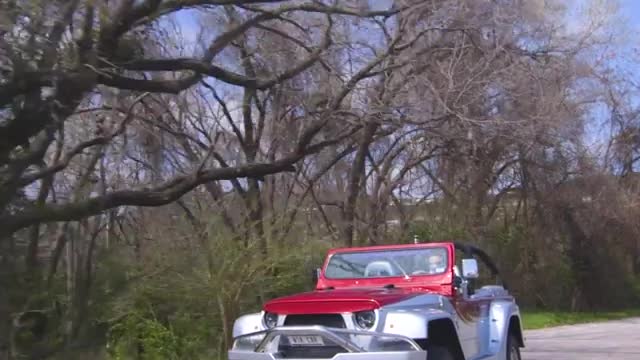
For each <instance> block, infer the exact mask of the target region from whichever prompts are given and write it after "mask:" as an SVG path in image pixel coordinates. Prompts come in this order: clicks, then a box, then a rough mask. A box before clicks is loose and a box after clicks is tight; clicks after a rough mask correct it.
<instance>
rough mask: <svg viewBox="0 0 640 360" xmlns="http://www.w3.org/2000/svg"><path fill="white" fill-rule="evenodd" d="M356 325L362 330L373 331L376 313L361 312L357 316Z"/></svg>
mask: <svg viewBox="0 0 640 360" xmlns="http://www.w3.org/2000/svg"><path fill="white" fill-rule="evenodd" d="M355 317H356V325H358V327H359V328H361V329H365V330H366V329H371V328H372V327H373V325H374V324H375V323H376V313H375V312H373V311H361V312H357V313H356V314H355Z"/></svg>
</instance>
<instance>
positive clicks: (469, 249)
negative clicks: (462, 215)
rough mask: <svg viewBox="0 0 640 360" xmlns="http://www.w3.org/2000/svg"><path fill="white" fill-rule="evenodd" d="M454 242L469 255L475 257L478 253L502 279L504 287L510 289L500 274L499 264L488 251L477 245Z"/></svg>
mask: <svg viewBox="0 0 640 360" xmlns="http://www.w3.org/2000/svg"><path fill="white" fill-rule="evenodd" d="M453 244H454V246H455V248H456V249H458V250H461V251H462V252H464V253H465V254H466V255H467V256H471V257H473V256H474V255H476V256H477V257H478V258H480V260H481V261H482V262H483V263H484V264H485V265H486V266H487V267H488V268H489V269H490V270H491V273H492V275H494V276H496V277H497V278H498V279H499V280H500V282H501V283H502V287H504V288H505V290H508V287H507V283H506V282H505V281H504V279H503V278H502V276H500V271H499V270H498V266H496V264H495V263H494V262H493V260H492V259H491V257H490V256H489V255H488V254H487V253H486V252H484V250H482V249H480V248H479V247H477V246H475V245H471V244H466V243H461V242H454V243H453Z"/></svg>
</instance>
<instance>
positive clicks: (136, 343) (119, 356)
mask: <svg viewBox="0 0 640 360" xmlns="http://www.w3.org/2000/svg"><path fill="white" fill-rule="evenodd" d="M180 342H181V341H180V339H178V338H177V337H176V335H175V334H174V333H173V332H172V331H171V330H170V329H168V328H167V327H166V326H165V325H163V324H162V323H160V322H159V321H157V320H155V319H153V318H150V317H149V316H145V314H139V313H132V314H130V315H128V316H127V317H126V318H125V319H124V320H123V321H121V322H119V323H117V324H116V325H114V326H113V327H112V328H111V333H110V337H109V343H108V345H107V349H108V353H109V356H110V357H111V358H112V359H114V360H123V359H140V360H161V359H180V358H182V357H181V347H180Z"/></svg>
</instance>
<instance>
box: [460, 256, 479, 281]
mask: <svg viewBox="0 0 640 360" xmlns="http://www.w3.org/2000/svg"><path fill="white" fill-rule="evenodd" d="M462 276H463V277H464V278H465V279H477V278H478V277H479V276H480V273H479V272H478V261H477V260H476V259H462Z"/></svg>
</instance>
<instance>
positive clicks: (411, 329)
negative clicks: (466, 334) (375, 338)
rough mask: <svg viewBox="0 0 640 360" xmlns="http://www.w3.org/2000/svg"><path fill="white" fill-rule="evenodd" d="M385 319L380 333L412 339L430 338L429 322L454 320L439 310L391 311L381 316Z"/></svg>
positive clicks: (379, 329)
mask: <svg viewBox="0 0 640 360" xmlns="http://www.w3.org/2000/svg"><path fill="white" fill-rule="evenodd" d="M381 317H382V318H383V319H384V321H382V324H380V327H379V328H378V329H377V331H379V332H383V333H387V334H395V335H402V336H406V337H409V338H412V339H426V338H428V337H429V334H428V329H429V322H430V321H433V320H442V319H448V320H453V319H452V317H451V314H450V313H448V312H446V311H443V310H439V309H417V310H409V311H406V310H404V311H402V310H401V311H389V312H386V313H384V314H381Z"/></svg>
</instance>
